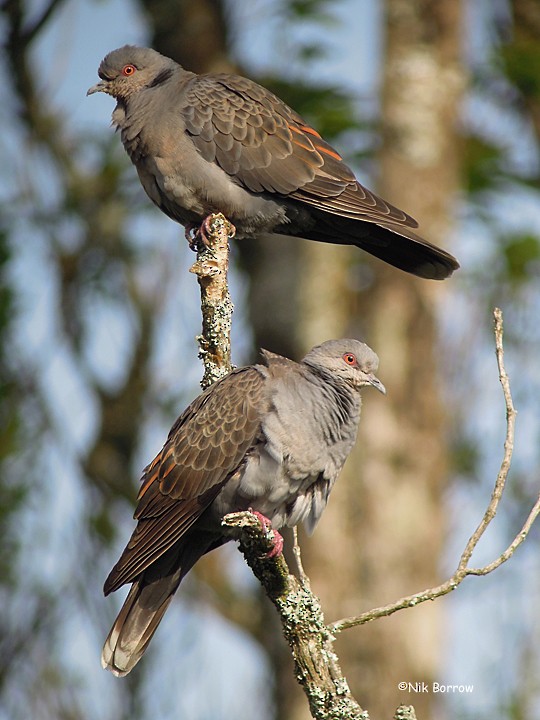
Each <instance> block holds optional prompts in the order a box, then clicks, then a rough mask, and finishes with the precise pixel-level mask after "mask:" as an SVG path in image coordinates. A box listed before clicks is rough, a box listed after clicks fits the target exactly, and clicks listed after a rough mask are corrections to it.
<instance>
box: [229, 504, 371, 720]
mask: <svg viewBox="0 0 540 720" xmlns="http://www.w3.org/2000/svg"><path fill="white" fill-rule="evenodd" d="M223 525H225V526H226V527H228V528H231V529H234V530H235V531H236V533H237V537H238V539H239V540H240V550H241V551H242V552H243V553H244V557H245V558H246V562H247V563H248V565H249V566H250V568H251V569H252V571H253V574H254V575H255V577H256V578H257V579H258V580H259V581H260V582H261V584H262V585H263V587H264V589H265V591H266V594H267V595H268V597H269V598H270V600H271V601H272V602H273V604H274V605H275V607H276V609H277V611H278V613H279V616H280V619H281V624H282V628H283V634H284V636H285V639H286V640H287V642H288V644H289V647H290V648H291V653H292V656H293V660H294V666H295V675H296V679H297V680H298V682H299V683H300V685H301V686H302V688H303V690H304V692H305V694H306V696H307V699H308V702H309V707H310V710H311V714H312V716H313V717H314V718H316V720H345V719H346V720H369V715H368V713H367V711H365V710H362V708H361V707H360V705H359V704H358V703H357V702H356V700H355V699H354V697H353V696H352V694H351V691H350V690H349V685H348V683H347V680H346V678H345V677H344V675H343V673H342V671H341V668H340V666H339V663H338V658H337V656H336V654H335V652H334V647H333V645H334V637H333V635H332V633H331V632H329V629H328V626H327V625H326V623H325V620H324V615H323V611H322V608H321V605H320V602H319V599H318V598H317V597H316V596H315V595H314V594H313V593H312V592H311V590H310V589H309V587H308V585H305V584H303V583H301V582H300V581H299V580H298V579H297V578H296V577H294V576H293V575H291V574H290V573H289V568H288V566H287V563H286V562H285V559H284V557H283V555H280V556H279V557H276V558H268V557H267V556H266V553H267V552H268V551H269V550H270V549H271V548H272V546H273V545H272V542H271V540H270V539H269V537H268V536H267V535H265V533H264V531H263V529H262V527H261V523H260V522H259V520H258V518H257V517H256V516H255V515H252V514H251V513H250V512H239V513H230V514H229V515H226V516H225V517H224V519H223Z"/></svg>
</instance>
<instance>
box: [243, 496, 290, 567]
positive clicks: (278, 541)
mask: <svg viewBox="0 0 540 720" xmlns="http://www.w3.org/2000/svg"><path fill="white" fill-rule="evenodd" d="M249 512H250V513H251V514H252V515H255V517H256V518H257V520H258V521H259V522H260V523H261V525H262V529H263V530H264V532H265V533H266V534H267V535H268V536H269V539H271V540H272V542H273V543H274V547H273V548H272V549H271V550H269V551H268V552H267V553H266V557H267V558H273V557H279V555H281V553H282V552H283V537H282V535H281V534H280V533H278V531H277V530H274V528H273V527H272V523H271V521H270V520H269V519H268V518H267V517H266V515H263V514H262V513H260V512H259V511H258V510H253V508H249ZM270 535H271V536H270Z"/></svg>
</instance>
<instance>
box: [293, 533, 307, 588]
mask: <svg viewBox="0 0 540 720" xmlns="http://www.w3.org/2000/svg"><path fill="white" fill-rule="evenodd" d="M293 554H294V559H295V561H296V567H297V569H298V576H299V578H300V582H301V583H302V585H305V586H306V587H308V588H309V587H311V585H310V582H309V578H308V576H307V575H306V572H305V570H304V565H303V564H302V553H301V551H300V543H299V542H298V528H297V526H296V525H295V526H294V527H293Z"/></svg>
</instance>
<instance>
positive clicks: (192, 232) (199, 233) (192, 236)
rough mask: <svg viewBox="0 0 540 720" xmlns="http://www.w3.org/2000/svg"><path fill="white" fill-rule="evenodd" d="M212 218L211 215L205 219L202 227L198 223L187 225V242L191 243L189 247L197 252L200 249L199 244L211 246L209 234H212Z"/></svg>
mask: <svg viewBox="0 0 540 720" xmlns="http://www.w3.org/2000/svg"><path fill="white" fill-rule="evenodd" d="M211 217H212V216H211V215H208V216H207V217H205V218H204V220H203V221H202V223H201V224H200V225H198V224H197V223H186V226H185V229H186V240H187V241H188V243H189V247H190V248H191V249H192V250H193V251H195V252H196V251H197V249H198V247H197V246H198V244H199V243H202V244H203V245H204V246H205V247H208V245H209V241H208V233H209V232H211V229H210V218H211Z"/></svg>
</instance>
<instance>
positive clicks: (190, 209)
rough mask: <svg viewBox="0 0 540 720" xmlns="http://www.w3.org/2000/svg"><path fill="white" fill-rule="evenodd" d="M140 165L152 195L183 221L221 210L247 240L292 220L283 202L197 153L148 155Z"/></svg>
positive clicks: (146, 187)
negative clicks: (254, 190) (241, 181)
mask: <svg viewBox="0 0 540 720" xmlns="http://www.w3.org/2000/svg"><path fill="white" fill-rule="evenodd" d="M136 167H137V172H138V175H139V179H140V180H141V183H142V186H143V187H144V189H145V191H146V194H147V195H148V197H149V198H150V199H151V200H152V201H153V202H154V203H155V204H156V205H157V206H158V207H159V208H160V210H162V211H163V212H164V213H165V214H167V215H168V216H169V217H170V218H172V219H173V220H176V222H179V223H181V224H182V225H185V224H186V223H197V224H200V223H201V222H202V221H203V220H204V219H205V218H206V217H208V215H210V214H212V213H218V212H221V213H223V214H224V215H225V216H226V217H227V219H228V220H230V221H231V222H232V223H233V225H234V226H235V228H236V236H237V237H239V238H243V237H253V236H256V235H259V234H260V233H267V232H268V233H270V232H272V230H273V229H274V228H276V227H281V226H283V225H287V224H288V222H289V218H288V217H287V208H286V207H285V206H284V205H283V203H278V202H275V201H274V200H273V199H271V198H269V197H266V196H264V195H262V194H256V193H252V192H250V191H249V190H247V189H246V188H244V187H241V186H240V185H239V184H237V183H236V182H234V181H233V180H232V179H231V177H230V176H229V175H228V174H227V173H226V172H225V171H224V170H222V168H220V167H219V165H217V164H215V163H209V162H207V161H206V160H204V159H203V158H202V157H201V156H200V155H198V154H197V153H196V152H195V151H194V152H193V153H191V152H187V153H185V154H183V155H182V158H181V162H180V161H175V162H173V161H171V159H170V157H162V156H147V157H145V158H143V159H141V160H139V162H138V163H136Z"/></svg>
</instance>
